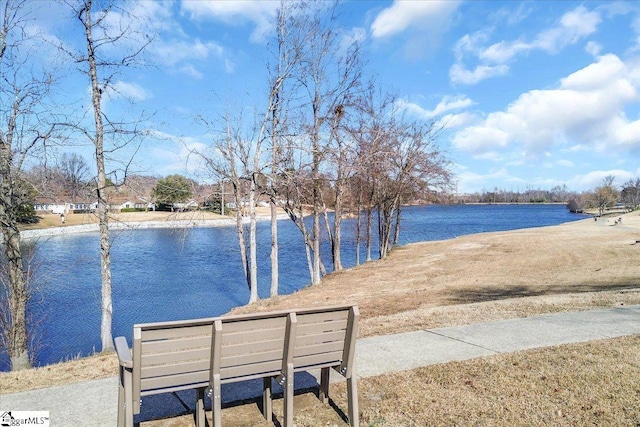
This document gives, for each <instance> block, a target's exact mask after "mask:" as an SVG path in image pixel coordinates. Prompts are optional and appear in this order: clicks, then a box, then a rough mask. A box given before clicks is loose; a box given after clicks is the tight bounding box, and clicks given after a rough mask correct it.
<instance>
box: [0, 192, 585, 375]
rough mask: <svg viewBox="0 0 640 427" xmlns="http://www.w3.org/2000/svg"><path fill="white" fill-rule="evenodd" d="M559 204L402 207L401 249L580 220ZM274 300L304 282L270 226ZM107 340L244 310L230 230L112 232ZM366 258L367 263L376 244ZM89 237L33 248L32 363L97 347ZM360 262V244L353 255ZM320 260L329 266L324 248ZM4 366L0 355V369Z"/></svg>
mask: <svg viewBox="0 0 640 427" xmlns="http://www.w3.org/2000/svg"><path fill="white" fill-rule="evenodd" d="M584 218H585V217H584V216H581V215H576V214H570V213H568V212H567V210H566V209H565V207H564V206H562V205H455V206H421V207H410V208H405V209H404V211H403V217H402V224H401V238H400V243H401V244H403V245H404V244H408V243H414V242H419V241H428V240H442V239H450V238H454V237H456V236H461V235H466V234H473V233H481V232H489V231H503V230H513V229H519V228H529V227H540V226H546V225H555V224H560V223H563V222H568V221H574V220H579V219H584ZM279 224H280V226H279V243H280V280H281V283H280V289H279V292H280V294H287V293H291V292H293V291H295V290H297V289H300V288H302V287H304V286H306V285H307V284H308V283H309V273H308V268H307V264H306V257H305V253H304V246H303V244H302V240H301V237H300V233H299V231H298V230H297V228H296V227H295V226H294V225H293V224H292V223H291V221H289V220H283V221H280V223H279ZM354 230H355V220H345V222H344V225H343V252H342V259H343V264H344V266H345V267H350V266H353V265H354V264H355V236H354V234H355V232H354ZM112 237H113V247H112V274H113V301H114V304H113V311H114V314H113V336H114V337H116V336H119V335H124V336H125V337H127V339H128V340H130V338H131V332H132V325H133V324H134V323H143V322H157V321H165V320H178V319H190V318H198V317H211V316H217V315H220V314H223V313H225V312H227V311H229V310H230V309H232V308H233V307H236V306H239V305H243V304H246V303H247V301H248V299H249V291H248V289H247V285H246V283H245V281H244V279H243V272H242V265H241V264H240V261H239V255H238V254H239V250H238V243H237V237H236V233H235V229H234V227H207V228H192V229H141V230H126V231H114V232H112ZM269 239H270V229H269V223H268V221H267V222H261V223H259V224H258V242H259V246H258V248H259V252H258V260H259V266H258V270H259V273H258V275H259V286H258V288H259V289H258V293H259V295H260V297H261V298H263V297H267V296H268V294H269V287H270V259H269V251H270V244H269ZM373 250H374V251H375V252H374V253H372V256H373V257H374V258H376V257H377V244H376V245H375V246H374V249H373ZM99 258H100V255H99V240H98V234H97V233H93V232H92V233H83V234H72V235H62V236H55V237H50V238H43V239H40V240H39V241H38V242H37V243H36V244H35V258H34V264H35V265H36V279H37V281H38V282H41V283H42V284H41V286H40V288H41V289H40V292H39V293H38V295H37V297H36V298H34V299H33V301H32V302H31V304H30V307H29V315H30V317H31V319H32V320H31V325H32V327H33V328H35V338H34V339H35V341H34V347H35V348H36V349H37V351H36V359H35V365H36V366H41V365H46V364H50V363H54V362H57V361H60V360H65V359H68V358H72V357H75V356H79V355H88V354H91V353H92V352H93V351H95V350H100V261H99ZM361 259H364V248H362V249H361ZM323 260H324V262H325V264H326V266H327V268H330V264H331V262H330V256H329V248H328V246H327V245H325V246H324V248H323ZM6 369H8V361H7V358H6V357H0V370H6Z"/></svg>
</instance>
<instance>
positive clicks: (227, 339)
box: [222, 324, 285, 345]
mask: <svg viewBox="0 0 640 427" xmlns="http://www.w3.org/2000/svg"><path fill="white" fill-rule="evenodd" d="M223 325H224V324H223ZM284 334H285V328H284V325H283V327H281V328H280V327H278V328H272V329H265V330H262V331H257V330H248V331H237V332H231V333H229V332H228V331H226V330H225V329H224V326H223V330H222V342H223V345H233V344H240V343H251V342H255V341H266V340H274V339H283V337H284Z"/></svg>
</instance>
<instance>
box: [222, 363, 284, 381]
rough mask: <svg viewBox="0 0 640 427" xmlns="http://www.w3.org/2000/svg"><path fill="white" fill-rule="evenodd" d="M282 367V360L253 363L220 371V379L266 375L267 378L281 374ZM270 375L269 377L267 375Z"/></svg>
mask: <svg viewBox="0 0 640 427" xmlns="http://www.w3.org/2000/svg"><path fill="white" fill-rule="evenodd" d="M281 367H282V361H281V360H272V361H268V362H262V363H253V364H251V365H243V366H233V367H228V368H224V369H220V379H221V380H224V379H228V378H235V377H241V376H248V375H256V374H265V376H273V375H277V374H279V373H280V368H281ZM266 374H269V375H266Z"/></svg>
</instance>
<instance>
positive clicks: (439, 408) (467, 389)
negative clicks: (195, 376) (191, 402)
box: [141, 336, 640, 427]
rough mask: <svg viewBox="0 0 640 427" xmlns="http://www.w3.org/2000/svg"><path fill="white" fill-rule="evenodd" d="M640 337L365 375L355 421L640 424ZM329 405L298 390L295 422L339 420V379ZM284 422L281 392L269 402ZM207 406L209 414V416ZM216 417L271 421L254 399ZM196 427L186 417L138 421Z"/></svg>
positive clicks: (392, 424) (243, 426) (343, 401)
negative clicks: (266, 417) (378, 374)
mask: <svg viewBox="0 0 640 427" xmlns="http://www.w3.org/2000/svg"><path fill="white" fill-rule="evenodd" d="M639 355H640V337H639V336H631V337H622V338H616V339H609V340H602V341H592V342H588V343H580V344H571V345H563V346H558V347H550V348H543V349H534V350H527V351H522V352H517V353H510V354H502V355H497V356H491V357H484V358H479V359H474V360H469V361H464V362H450V363H446V364H442V365H434V366H428V367H424V368H419V369H414V370H411V371H404V372H399V373H394V374H388V375H382V376H379V377H374V378H366V379H363V380H361V381H360V382H359V398H358V400H359V404H360V414H361V416H360V422H361V425H362V426H369V427H412V426H454V425H460V426H467V425H477V426H491V425H495V426H527V427H532V426H541V427H542V426H549V425H554V426H586V425H602V426H637V425H638V424H640V404H638V402H639V401H640V356H639ZM331 387H332V388H331V393H332V395H331V396H332V401H333V405H332V406H325V405H323V404H321V403H320V402H319V401H318V400H317V399H316V397H315V395H314V394H313V393H311V392H305V393H301V394H299V395H297V396H296V397H295V403H294V408H295V417H294V422H295V425H296V426H297V427H316V426H343V425H346V423H345V422H344V420H343V417H344V412H343V411H346V409H347V396H346V387H345V386H344V382H342V383H338V384H334V385H332V386H331ZM274 413H275V415H276V417H277V419H278V420H279V421H280V422H281V421H282V416H283V408H282V399H281V398H278V399H277V400H275V401H274ZM210 416H211V414H210V413H209V412H208V413H207V417H210ZM222 424H223V425H232V426H235V427H255V426H265V427H268V426H273V423H272V422H268V421H265V420H264V419H263V418H262V416H261V414H260V412H259V409H258V406H257V405H256V404H255V403H247V404H243V405H239V406H236V407H232V408H225V409H223V411H222ZM190 425H193V416H190V415H185V416H182V417H175V418H171V419H167V420H154V421H149V422H145V423H142V424H141V427H151V426H156V427H167V426H174V427H177V426H190Z"/></svg>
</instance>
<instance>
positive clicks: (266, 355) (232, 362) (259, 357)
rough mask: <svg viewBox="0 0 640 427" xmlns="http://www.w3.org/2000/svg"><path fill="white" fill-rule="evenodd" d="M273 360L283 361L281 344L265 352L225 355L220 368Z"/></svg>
mask: <svg viewBox="0 0 640 427" xmlns="http://www.w3.org/2000/svg"><path fill="white" fill-rule="evenodd" d="M272 360H276V361H278V362H281V361H282V346H280V348H276V349H275V350H270V351H265V352H259V353H250V354H242V355H237V356H231V357H223V358H222V359H221V360H220V369H221V370H222V369H227V368H230V367H233V366H241V365H250V364H253V363H259V362H264V361H272Z"/></svg>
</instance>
